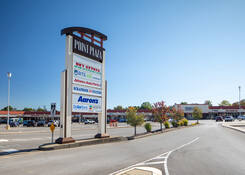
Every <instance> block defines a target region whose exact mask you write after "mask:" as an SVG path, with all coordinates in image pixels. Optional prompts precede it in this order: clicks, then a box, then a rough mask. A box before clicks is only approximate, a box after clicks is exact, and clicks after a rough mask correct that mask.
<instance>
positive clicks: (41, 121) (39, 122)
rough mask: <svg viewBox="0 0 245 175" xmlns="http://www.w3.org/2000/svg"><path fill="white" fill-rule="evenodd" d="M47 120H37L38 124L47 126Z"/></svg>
mask: <svg viewBox="0 0 245 175" xmlns="http://www.w3.org/2000/svg"><path fill="white" fill-rule="evenodd" d="M45 124H46V123H45V121H44V120H40V121H38V122H37V126H45Z"/></svg>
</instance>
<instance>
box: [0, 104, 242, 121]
mask: <svg viewBox="0 0 245 175" xmlns="http://www.w3.org/2000/svg"><path fill="white" fill-rule="evenodd" d="M174 107H175V108H176V109H181V110H183V112H184V115H185V118H187V119H193V117H192V113H193V109H194V108H195V107H198V108H200V109H201V110H202V114H203V119H215V117H216V116H228V115H229V116H230V115H231V116H233V117H235V118H236V117H237V116H239V115H245V106H241V107H240V108H239V106H208V105H207V104H175V105H174ZM137 114H143V115H144V116H145V120H153V112H152V111H151V110H138V112H137ZM7 115H8V111H0V119H2V120H3V119H5V120H6V118H7ZM72 115H73V121H81V119H93V120H95V121H96V120H97V114H96V113H77V112H76V113H75V112H73V113H72ZM10 118H16V119H17V118H21V119H22V120H36V121H38V120H46V121H49V120H59V118H60V113H59V111H56V114H55V116H51V114H50V112H48V111H46V112H36V111H10ZM107 119H108V120H110V119H112V120H122V121H123V120H125V119H126V110H110V109H109V110H107Z"/></svg>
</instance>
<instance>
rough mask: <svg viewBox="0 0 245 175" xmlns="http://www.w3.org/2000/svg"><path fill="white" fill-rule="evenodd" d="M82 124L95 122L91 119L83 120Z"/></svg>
mask: <svg viewBox="0 0 245 175" xmlns="http://www.w3.org/2000/svg"><path fill="white" fill-rule="evenodd" d="M84 124H95V121H93V120H85V121H84Z"/></svg>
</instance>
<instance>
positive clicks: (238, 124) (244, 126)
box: [222, 121, 245, 133]
mask: <svg viewBox="0 0 245 175" xmlns="http://www.w3.org/2000/svg"><path fill="white" fill-rule="evenodd" d="M222 126H223V127H226V128H230V129H233V130H236V131H240V132H242V133H245V121H235V122H225V123H223V124H222Z"/></svg>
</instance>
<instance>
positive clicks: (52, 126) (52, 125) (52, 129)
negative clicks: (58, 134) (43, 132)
mask: <svg viewBox="0 0 245 175" xmlns="http://www.w3.org/2000/svg"><path fill="white" fill-rule="evenodd" d="M49 128H50V130H51V132H54V130H55V126H54V124H53V123H52V124H51V125H50V127H49Z"/></svg>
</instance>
